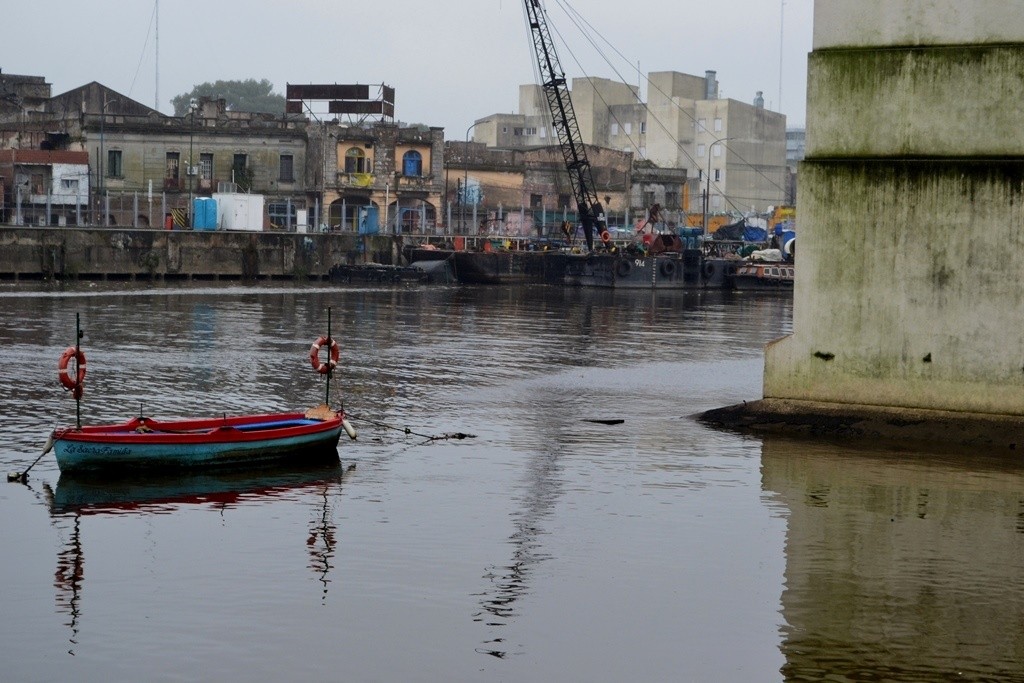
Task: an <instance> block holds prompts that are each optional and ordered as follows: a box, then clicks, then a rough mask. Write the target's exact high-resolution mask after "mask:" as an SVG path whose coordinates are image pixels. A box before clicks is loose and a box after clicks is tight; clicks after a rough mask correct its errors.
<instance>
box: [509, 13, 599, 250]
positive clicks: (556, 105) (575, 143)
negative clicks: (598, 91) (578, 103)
mask: <svg viewBox="0 0 1024 683" xmlns="http://www.w3.org/2000/svg"><path fill="white" fill-rule="evenodd" d="M523 1H524V2H525V3H526V16H527V19H528V21H529V24H530V34H531V36H532V37H533V48H534V54H536V56H537V66H538V68H539V69H540V76H541V89H542V90H543V91H544V96H545V98H546V99H547V101H548V108H549V109H550V110H551V120H552V123H553V125H554V128H555V130H556V131H558V145H559V147H560V148H561V150H562V157H563V158H564V160H565V169H566V170H567V171H568V172H569V182H570V184H571V185H572V192H573V196H574V198H575V200H576V207H577V211H578V215H579V219H580V222H581V223H582V224H583V236H584V238H586V240H587V249H588V250H593V248H594V231H595V229H596V230H597V231H598V232H599V233H600V232H603V231H604V222H605V217H604V208H603V207H602V206H601V202H600V200H599V199H598V197H597V188H596V187H595V186H594V177H593V174H592V173H591V170H590V161H588V160H587V150H586V148H585V147H584V146H583V138H582V137H581V136H580V127H579V123H578V122H577V120H576V112H575V111H574V110H573V108H572V99H571V98H570V97H569V88H568V86H567V84H566V81H565V73H563V71H562V65H561V64H560V63H559V61H558V55H557V54H556V53H555V45H554V43H553V42H552V41H551V33H550V32H549V30H548V24H547V20H546V18H545V12H544V7H543V6H542V5H541V2H540V0H523Z"/></svg>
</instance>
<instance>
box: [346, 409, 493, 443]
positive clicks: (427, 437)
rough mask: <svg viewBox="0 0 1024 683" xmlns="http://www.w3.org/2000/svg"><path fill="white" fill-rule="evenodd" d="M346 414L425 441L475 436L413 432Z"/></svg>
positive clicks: (456, 433) (453, 433)
mask: <svg viewBox="0 0 1024 683" xmlns="http://www.w3.org/2000/svg"><path fill="white" fill-rule="evenodd" d="M346 415H347V416H348V417H350V418H351V419H353V420H359V421H361V422H366V423H367V424H372V425H374V426H375V427H381V428H383V429H391V430H394V431H398V432H402V433H403V434H408V435H412V436H418V437H420V438H421V439H425V440H427V441H446V440H449V439H475V438H476V434H466V433H464V432H450V433H448V434H439V435H432V434H421V433H419V432H414V431H413V430H411V429H409V428H408V427H396V426H395V425H389V424H386V423H384V422H377V421H375V420H371V419H369V418H366V417H361V416H359V415H352V414H351V413H346Z"/></svg>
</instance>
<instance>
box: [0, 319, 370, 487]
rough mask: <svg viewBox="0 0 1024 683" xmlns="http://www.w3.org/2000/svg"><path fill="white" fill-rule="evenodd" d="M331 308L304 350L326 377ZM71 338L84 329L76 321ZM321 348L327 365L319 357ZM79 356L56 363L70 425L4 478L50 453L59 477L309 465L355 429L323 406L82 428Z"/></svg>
mask: <svg viewBox="0 0 1024 683" xmlns="http://www.w3.org/2000/svg"><path fill="white" fill-rule="evenodd" d="M330 319H331V318H330V309H328V310H327V321H328V322H327V336H321V337H319V338H317V340H316V341H315V342H313V345H312V346H311V347H310V349H309V362H310V364H311V365H312V367H313V370H314V372H316V373H318V374H321V375H324V376H325V378H326V380H327V388H326V392H325V396H327V397H329V396H330V390H331V384H330V382H331V375H332V374H333V372H334V370H335V368H336V367H337V365H338V361H339V358H340V347H339V345H338V341H337V340H336V339H333V338H332V337H331V333H330V329H331V325H330ZM75 328H76V329H75V338H76V339H77V340H81V338H82V337H83V332H82V330H81V327H80V325H79V321H78V316H77V315H76V316H75ZM321 349H326V350H327V361H326V362H324V361H322V360H321V359H320V351H321ZM85 375H86V362H85V353H83V352H82V349H81V347H80V345H79V344H78V343H76V344H75V346H69V347H68V348H67V349H66V350H65V351H64V353H63V354H61V357H60V361H59V362H58V364H57V378H58V380H59V381H60V383H61V385H63V387H64V388H65V389H66V390H68V391H70V392H71V395H72V396H73V397H74V399H75V403H76V407H75V413H76V416H77V419H76V421H75V426H73V427H64V428H58V429H55V430H54V431H53V432H52V433H51V434H50V438H49V439H48V440H47V443H46V447H45V448H44V449H43V452H42V454H40V456H39V457H38V458H36V459H35V461H34V462H33V463H32V464H31V465H29V466H28V468H27V469H26V470H25V471H24V472H14V473H11V474H8V475H7V481H21V482H24V481H25V480H26V478H27V477H28V471H29V470H30V469H32V467H33V466H34V465H35V464H36V463H37V462H39V460H40V459H41V458H42V457H43V456H44V455H46V454H47V453H49V452H50V450H53V451H54V453H55V454H56V457H57V466H58V467H59V468H60V470H61V472H76V473H78V472H89V471H94V470H102V471H104V472H106V473H110V472H113V473H115V474H116V473H119V472H121V473H123V472H125V471H130V470H138V469H150V470H152V469H182V468H194V467H203V468H210V467H218V466H228V465H234V466H243V465H244V466H259V465H266V464H268V463H297V462H300V461H301V462H313V461H317V460H318V459H322V458H325V457H330V458H335V459H337V457H338V451H337V446H338V439H339V438H340V436H341V432H342V430H344V431H345V433H346V434H348V436H349V437H350V438H351V439H355V438H356V432H355V430H354V429H353V428H352V425H350V424H349V422H348V420H347V419H346V417H345V412H344V410H333V409H331V407H330V406H329V405H328V404H327V403H324V404H322V405H320V406H319V407H317V408H313V409H311V410H308V411H306V412H304V413H299V412H293V413H271V414H264V415H244V416H236V417H228V416H227V415H224V416H222V417H212V418H198V419H181V420H169V421H162V420H155V419H153V418H150V417H143V416H141V415H140V416H139V417H134V418H132V419H130V420H128V421H127V422H122V423H119V424H109V425H87V426H82V421H81V402H82V397H83V395H84V394H85Z"/></svg>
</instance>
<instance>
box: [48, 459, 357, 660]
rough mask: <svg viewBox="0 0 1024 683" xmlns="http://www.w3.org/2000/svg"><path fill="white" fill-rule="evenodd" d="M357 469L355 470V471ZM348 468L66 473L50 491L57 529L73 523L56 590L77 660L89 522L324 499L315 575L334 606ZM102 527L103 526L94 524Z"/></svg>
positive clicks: (309, 540) (316, 528) (313, 524)
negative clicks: (339, 501)
mask: <svg viewBox="0 0 1024 683" xmlns="http://www.w3.org/2000/svg"><path fill="white" fill-rule="evenodd" d="M349 469H351V466H350V467H349ZM344 473H345V468H344V467H343V466H342V464H341V462H340V461H339V460H338V459H337V457H335V458H334V460H333V462H323V461H321V462H320V463H318V464H307V465H303V466H299V467H296V466H291V467H284V466H274V467H260V468H248V469H243V470H239V469H224V470H203V471H200V472H195V473H172V472H169V473H162V474H161V473H135V474H132V475H129V476H123V477H111V476H110V475H104V476H99V475H91V476H90V475H87V474H71V473H62V474H61V475H60V478H59V479H58V480H57V486H56V489H55V490H50V489H49V487H47V486H46V485H44V488H45V489H46V494H47V498H48V499H49V503H50V512H51V515H52V516H53V518H54V520H55V523H56V524H57V525H58V526H62V524H61V523H60V520H65V519H70V521H71V526H70V529H69V530H68V536H67V540H66V541H65V542H64V544H63V548H62V549H61V550H60V551H59V552H58V554H57V569H56V572H55V574H54V587H55V588H56V590H57V596H56V602H57V607H58V609H59V610H60V611H62V612H64V613H66V614H68V615H69V617H70V619H69V621H68V622H67V623H66V626H68V628H69V629H70V630H71V636H70V639H69V640H70V643H71V649H70V650H69V653H70V654H74V647H75V645H76V644H77V639H78V624H79V620H80V617H81V596H82V588H83V584H84V579H85V548H84V545H83V542H82V527H83V524H88V522H87V521H86V518H88V517H102V516H111V515H141V516H145V515H164V514H170V513H173V512H176V511H180V510H182V509H183V508H186V507H197V508H208V509H214V510H217V511H219V512H221V513H222V514H223V513H224V512H225V511H227V510H230V509H232V508H236V507H241V506H244V505H249V504H253V505H255V504H266V503H270V502H273V499H275V498H280V499H295V498H296V497H300V496H301V497H305V498H309V499H315V500H316V513H315V514H314V515H313V516H312V517H311V518H310V520H309V523H308V525H307V529H306V531H305V534H306V537H305V545H306V547H307V551H308V553H309V568H310V569H311V570H312V571H313V572H314V573H315V574H316V576H317V579H318V581H319V582H320V583H321V584H322V587H323V588H322V596H321V599H326V597H327V588H328V584H329V583H330V580H329V574H330V571H331V569H332V568H333V560H334V555H335V549H336V548H335V545H336V540H335V539H336V527H335V522H334V506H333V505H332V499H333V497H334V496H335V494H338V493H340V491H341V482H342V479H343V476H344ZM314 496H315V498H313V497H314ZM94 521H96V522H100V520H94Z"/></svg>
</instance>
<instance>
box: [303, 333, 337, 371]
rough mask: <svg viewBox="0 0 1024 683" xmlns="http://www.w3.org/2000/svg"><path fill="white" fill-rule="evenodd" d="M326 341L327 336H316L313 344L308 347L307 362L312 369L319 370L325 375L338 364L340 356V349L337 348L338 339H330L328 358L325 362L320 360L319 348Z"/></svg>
mask: <svg viewBox="0 0 1024 683" xmlns="http://www.w3.org/2000/svg"><path fill="white" fill-rule="evenodd" d="M326 343H327V337H323V336H320V337H317V338H316V341H315V342H313V345H312V346H311V347H309V363H310V365H312V366H313V369H314V370H316V371H317V372H319V373H320V374H321V375H326V374H327V373H328V372H330V371H331V370H333V369H334V368H335V367H337V365H338V359H339V358H341V349H340V348H338V340H337V339H331V347H330V350H329V353H328V360H327V362H326V363H321V362H320V348H321V347H322V346H323V345H324V344H326Z"/></svg>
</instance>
